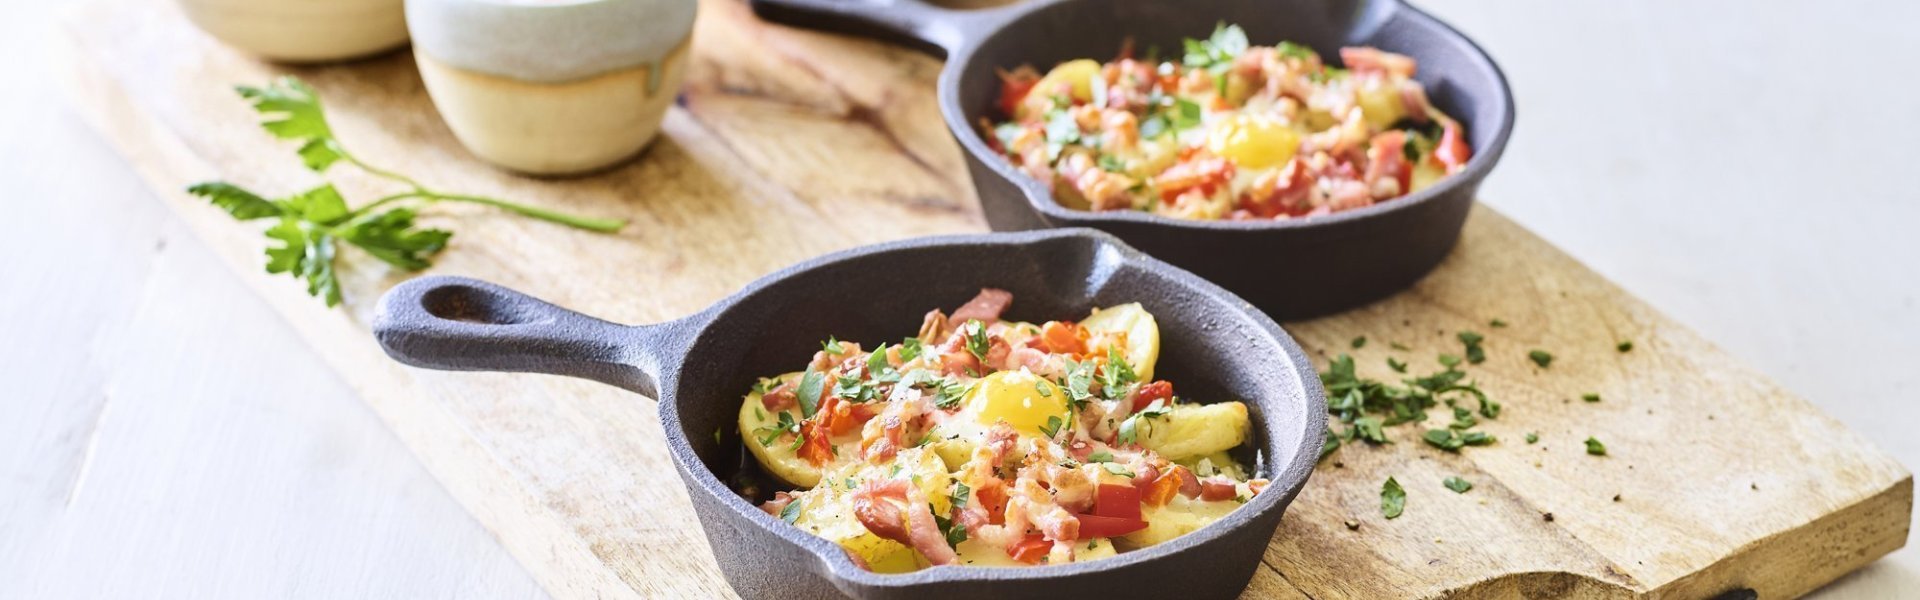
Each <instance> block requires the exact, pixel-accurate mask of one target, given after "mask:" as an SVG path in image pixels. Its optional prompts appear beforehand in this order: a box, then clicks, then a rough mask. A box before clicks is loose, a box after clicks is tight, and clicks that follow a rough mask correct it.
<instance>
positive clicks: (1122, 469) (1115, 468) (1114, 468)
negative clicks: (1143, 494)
mask: <svg viewBox="0 0 1920 600" xmlns="http://www.w3.org/2000/svg"><path fill="white" fill-rule="evenodd" d="M1100 466H1101V467H1104V468H1106V470H1107V472H1108V473H1112V474H1114V475H1119V476H1121V477H1125V478H1128V479H1132V478H1133V471H1129V470H1127V467H1126V466H1124V465H1121V464H1120V463H1111V462H1110V463H1100Z"/></svg>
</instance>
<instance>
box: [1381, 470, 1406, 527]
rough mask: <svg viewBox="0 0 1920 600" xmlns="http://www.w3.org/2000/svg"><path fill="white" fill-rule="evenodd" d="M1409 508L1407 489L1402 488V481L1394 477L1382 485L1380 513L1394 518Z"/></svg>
mask: <svg viewBox="0 0 1920 600" xmlns="http://www.w3.org/2000/svg"><path fill="white" fill-rule="evenodd" d="M1406 510H1407V491H1406V490H1404V489H1401V488H1400V482H1398V481H1394V479H1393V478H1392V477H1388V478H1387V482H1386V483H1385V484H1383V485H1381V486H1380V514H1382V515H1385V516H1386V517H1387V518H1389V519H1392V518H1396V517H1399V516H1400V513H1403V512H1406Z"/></svg>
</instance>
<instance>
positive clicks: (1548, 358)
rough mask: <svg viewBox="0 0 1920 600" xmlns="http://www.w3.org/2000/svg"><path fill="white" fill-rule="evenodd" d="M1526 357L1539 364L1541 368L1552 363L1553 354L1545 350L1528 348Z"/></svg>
mask: <svg viewBox="0 0 1920 600" xmlns="http://www.w3.org/2000/svg"><path fill="white" fill-rule="evenodd" d="M1527 359H1528V360H1532V361H1533V364H1536V365H1540V368H1542V369H1545V368H1547V365H1550V364H1553V355H1552V354H1548V353H1547V351H1545V350H1539V349H1535V350H1529V351H1527Z"/></svg>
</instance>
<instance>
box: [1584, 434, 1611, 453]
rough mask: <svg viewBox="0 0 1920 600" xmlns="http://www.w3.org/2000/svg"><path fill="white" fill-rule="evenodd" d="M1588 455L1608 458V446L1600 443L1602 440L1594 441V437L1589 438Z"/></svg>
mask: <svg viewBox="0 0 1920 600" xmlns="http://www.w3.org/2000/svg"><path fill="white" fill-rule="evenodd" d="M1587 454H1592V455H1594V456H1606V455H1607V445H1606V444H1602V443H1600V440H1597V439H1594V438H1593V437H1588V438H1587Z"/></svg>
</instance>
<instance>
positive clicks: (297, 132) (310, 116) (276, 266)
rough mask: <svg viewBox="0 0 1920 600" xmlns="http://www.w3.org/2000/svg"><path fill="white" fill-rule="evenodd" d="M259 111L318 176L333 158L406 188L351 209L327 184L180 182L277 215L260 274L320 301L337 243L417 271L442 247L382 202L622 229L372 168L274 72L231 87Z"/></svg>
mask: <svg viewBox="0 0 1920 600" xmlns="http://www.w3.org/2000/svg"><path fill="white" fill-rule="evenodd" d="M234 89H235V91H236V92H237V93H239V95H240V97H241V98H242V99H245V100H246V101H247V103H248V104H250V105H252V106H253V109H254V111H255V112H257V113H259V115H260V127H261V128H263V129H265V130H266V131H267V133H269V134H271V135H273V136H274V137H276V138H279V139H283V140H293V141H297V142H300V147H299V149H298V150H296V151H295V152H296V153H297V154H298V155H299V156H300V161H301V163H302V164H305V165H306V167H307V168H308V169H311V170H313V171H314V172H316V173H324V172H326V170H327V169H328V168H330V167H332V166H333V165H335V164H339V163H342V162H344V163H347V164H351V165H353V166H354V167H356V168H358V169H360V170H361V171H364V172H366V173H368V174H370V175H373V176H376V177H379V178H382V179H387V180H390V181H394V182H397V183H399V184H402V185H404V186H406V188H407V191H404V192H400V193H395V194H390V195H387V196H384V197H382V198H379V199H377V200H374V201H373V202H369V203H367V204H365V205H363V206H361V207H359V208H356V209H351V210H350V209H349V208H348V207H347V203H346V200H345V199H344V198H342V197H341V196H340V192H339V191H338V190H336V189H335V188H334V187H333V186H332V185H331V184H326V185H321V186H319V187H316V188H313V189H310V190H307V191H305V192H301V193H298V194H294V195H292V196H287V197H283V198H272V199H270V198H269V197H267V196H264V195H262V194H259V193H256V192H253V191H249V190H246V189H244V188H241V187H239V186H236V185H234V184H231V183H227V182H222V181H210V182H203V183H197V184H194V185H191V186H188V187H187V193H188V194H191V195H194V196H198V197H201V198H205V199H207V201H208V202H209V203H211V204H213V205H214V206H216V207H218V208H220V209H221V210H224V211H226V212H227V214H228V215H231V216H232V217H233V218H234V219H237V220H241V221H251V220H255V219H270V218H278V219H279V222H277V223H275V224H274V225H273V226H271V227H269V228H268V229H267V230H266V236H267V237H268V238H269V239H271V240H273V241H275V242H278V245H276V246H272V247H269V248H268V250H267V272H268V273H274V274H279V273H287V274H290V275H292V276H294V277H297V278H299V279H301V280H304V281H306V283H307V293H308V294H309V295H312V296H314V297H317V298H320V299H321V300H322V301H323V302H325V303H326V304H327V306H334V305H337V304H339V303H340V301H341V290H340V283H339V280H338V278H337V277H336V276H335V275H334V264H333V263H334V260H335V259H336V258H337V257H338V254H337V250H338V248H339V245H340V244H341V243H342V242H344V243H345V244H347V245H350V246H354V247H357V248H360V249H361V250H364V251H366V252H367V253H368V254H370V255H372V256H373V257H374V258H377V259H379V260H381V261H383V262H386V263H387V264H391V265H393V266H396V267H399V268H401V269H405V270H408V271H418V270H421V269H425V268H427V267H428V266H431V265H432V262H431V260H430V258H431V257H432V256H433V255H434V254H436V253H438V252H440V251H441V250H442V249H444V248H446V245H447V240H448V239H449V238H451V237H452V236H453V234H452V233H450V232H447V231H444V230H439V229H416V228H415V226H414V219H415V217H416V216H417V215H416V213H415V211H414V210H413V209H411V208H406V207H400V206H389V205H391V204H393V203H396V202H403V201H413V202H418V203H432V202H441V201H448V202H466V203H472V204H482V205H486V206H492V207H495V208H500V209H503V210H507V211H509V212H513V213H517V214H520V215H524V216H528V217H532V218H536V219H541V220H545V221H550V222H554V223H559V224H562V225H567V226H570V227H577V228H580V229H586V230H590V231H598V232H602V233H606V232H613V231H618V230H620V228H622V227H625V226H626V224H627V222H626V221H625V220H624V219H592V218H585V217H576V216H572V215H567V214H562V213H558V212H554V211H550V210H546V209H542V208H537V207H532V206H526V205H522V204H515V203H512V202H507V201H505V200H499V199H495V198H488V197H483V196H469V195H464V194H449V193H444V192H439V191H435V190H431V189H428V188H427V187H426V186H423V185H421V184H420V183H419V182H418V181H415V180H413V179H412V178H409V177H407V176H405V175H401V174H398V173H394V172H392V171H387V170H384V169H380V168H377V167H374V166H372V165H369V164H367V163H366V162H365V161H363V160H361V159H360V158H359V157H357V156H354V155H353V154H352V153H350V152H348V151H347V149H346V148H345V147H344V146H342V145H341V143H340V140H339V139H338V138H336V137H334V132H333V127H332V126H331V125H330V124H328V123H327V118H326V111H325V110H324V109H322V108H321V104H320V97H319V95H318V94H316V93H315V92H314V90H313V88H312V87H309V86H308V85H307V84H306V83H304V82H301V81H300V80H299V79H295V78H293V77H282V78H280V79H278V80H275V81H273V82H272V83H271V84H269V85H268V86H266V87H251V86H239V87H236V88H234Z"/></svg>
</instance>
